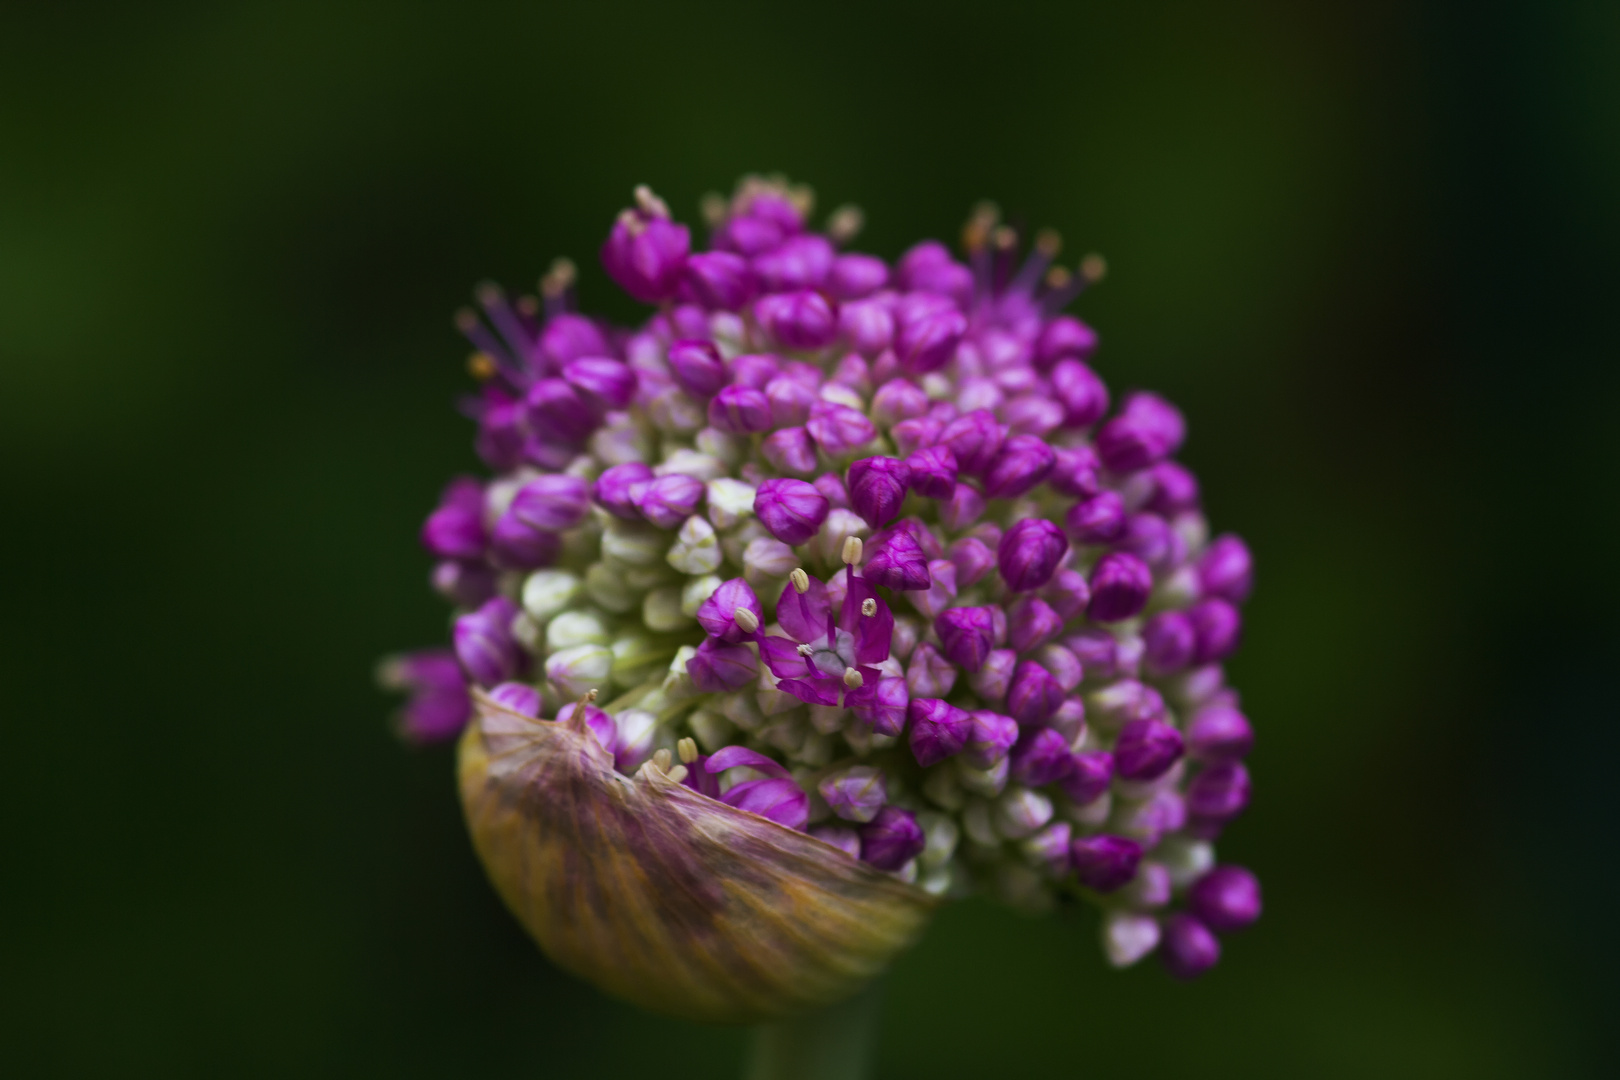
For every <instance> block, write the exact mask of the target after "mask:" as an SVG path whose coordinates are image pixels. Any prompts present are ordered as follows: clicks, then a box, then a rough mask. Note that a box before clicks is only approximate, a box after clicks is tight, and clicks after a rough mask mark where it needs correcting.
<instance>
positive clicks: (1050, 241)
mask: <svg viewBox="0 0 1620 1080" xmlns="http://www.w3.org/2000/svg"><path fill="white" fill-rule="evenodd" d="M1035 250H1036V251H1038V252H1040V253H1041V254H1042V255H1045V256H1046V257H1047V258H1048V259H1055V258H1057V254H1058V252H1060V251H1062V250H1063V237H1061V236H1059V235H1058V231H1057V230H1056V229H1042V230H1041V231H1040V232H1038V233H1036V234H1035Z"/></svg>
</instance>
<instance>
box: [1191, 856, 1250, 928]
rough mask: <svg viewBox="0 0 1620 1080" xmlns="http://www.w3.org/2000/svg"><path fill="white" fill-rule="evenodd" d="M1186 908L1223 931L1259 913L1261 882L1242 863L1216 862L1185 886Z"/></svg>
mask: <svg viewBox="0 0 1620 1080" xmlns="http://www.w3.org/2000/svg"><path fill="white" fill-rule="evenodd" d="M1187 910H1188V911H1190V912H1191V913H1192V914H1193V915H1195V916H1197V917H1198V918H1199V919H1200V920H1202V921H1203V922H1204V923H1205V925H1207V926H1209V927H1211V928H1212V929H1214V930H1217V931H1219V932H1220V933H1223V934H1229V933H1231V932H1232V931H1234V930H1242V929H1243V928H1244V927H1246V926H1248V925H1250V924H1251V923H1253V922H1254V921H1255V920H1256V919H1258V918H1259V917H1260V882H1259V881H1257V880H1255V876H1254V875H1253V874H1251V873H1249V871H1247V870H1245V869H1244V868H1243V867H1241V866H1230V865H1227V866H1217V867H1215V869H1213V870H1211V871H1210V872H1209V873H1207V874H1205V875H1204V876H1203V877H1201V878H1199V879H1198V880H1197V881H1195V882H1193V884H1192V888H1190V889H1188V890H1187Z"/></svg>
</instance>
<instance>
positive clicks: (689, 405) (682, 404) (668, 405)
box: [647, 388, 708, 434]
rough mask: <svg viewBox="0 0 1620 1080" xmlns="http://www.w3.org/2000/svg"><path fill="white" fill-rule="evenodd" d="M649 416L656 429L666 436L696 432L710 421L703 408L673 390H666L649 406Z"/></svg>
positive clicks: (678, 391)
mask: <svg viewBox="0 0 1620 1080" xmlns="http://www.w3.org/2000/svg"><path fill="white" fill-rule="evenodd" d="M647 416H648V417H649V418H650V419H651V420H652V422H653V426H654V427H656V428H657V429H658V430H659V431H662V432H664V433H666V434H680V433H681V432H693V431H696V430H697V429H698V428H700V427H702V426H703V422H704V421H705V420H707V419H708V415H707V413H706V411H705V410H704V408H703V406H701V405H699V404H698V403H697V402H695V401H693V400H692V399H691V398H689V397H687V396H686V394H685V393H683V392H682V391H680V390H676V389H673V388H671V389H669V390H665V391H664V392H663V393H661V394H659V395H658V396H657V397H655V398H653V399H652V401H651V402H649V403H648V404H647Z"/></svg>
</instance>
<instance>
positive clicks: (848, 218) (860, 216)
mask: <svg viewBox="0 0 1620 1080" xmlns="http://www.w3.org/2000/svg"><path fill="white" fill-rule="evenodd" d="M865 224H866V215H865V214H864V213H862V212H861V208H860V207H858V206H855V205H853V204H848V203H846V204H845V205H843V206H840V207H839V208H838V209H836V210H834V211H833V212H832V213H831V214H830V215H828V217H827V235H828V236H831V237H832V241H833V243H835V244H837V245H839V246H840V247H842V246H843V245H844V244H847V243H849V242H850V241H851V240H853V239H855V237H857V236H859V235H860V231H861V227H862V226H863V225H865Z"/></svg>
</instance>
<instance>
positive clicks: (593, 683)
mask: <svg viewBox="0 0 1620 1080" xmlns="http://www.w3.org/2000/svg"><path fill="white" fill-rule="evenodd" d="M612 677H613V650H612V649H609V648H607V647H606V646H604V645H575V646H574V647H573V648H571V649H563V650H562V651H561V652H556V653H552V655H551V659H549V660H547V661H546V678H548V679H550V680H551V681H552V682H553V683H554V684H556V687H557V691H558V693H560V694H561V695H562V696H563V697H565V698H577V697H580V696H581V695H583V694H585V693H586V692H587V691H590V690H595V691H597V692H598V696H600V695H601V694H605V693H606V692H607V691H608V690H610V689H611V688H612V682H611V680H612Z"/></svg>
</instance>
